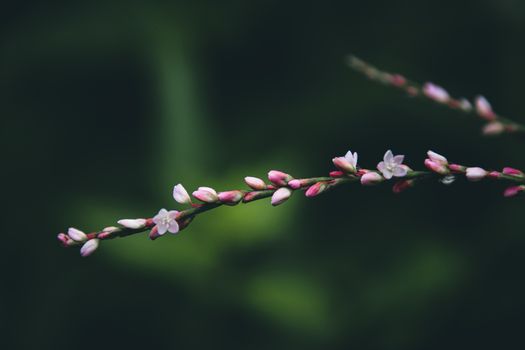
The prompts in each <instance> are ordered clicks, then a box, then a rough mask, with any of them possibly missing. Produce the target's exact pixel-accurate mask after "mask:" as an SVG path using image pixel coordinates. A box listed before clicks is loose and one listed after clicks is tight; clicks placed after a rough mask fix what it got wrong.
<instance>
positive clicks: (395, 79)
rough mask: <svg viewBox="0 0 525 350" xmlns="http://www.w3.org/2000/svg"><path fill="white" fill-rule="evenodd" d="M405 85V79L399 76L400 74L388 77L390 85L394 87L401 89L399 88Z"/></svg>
mask: <svg viewBox="0 0 525 350" xmlns="http://www.w3.org/2000/svg"><path fill="white" fill-rule="evenodd" d="M406 83H407V80H406V78H405V77H404V76H402V75H400V74H393V75H392V76H391V77H390V84H392V85H394V86H397V87H401V86H403V85H405V84H406Z"/></svg>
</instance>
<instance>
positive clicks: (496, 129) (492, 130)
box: [483, 122, 505, 136]
mask: <svg viewBox="0 0 525 350" xmlns="http://www.w3.org/2000/svg"><path fill="white" fill-rule="evenodd" d="M504 131H505V125H503V123H500V122H490V123H488V124H485V126H484V127H483V135H488V136H492V135H499V134H501V133H502V132H504Z"/></svg>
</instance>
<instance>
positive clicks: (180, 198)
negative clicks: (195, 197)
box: [173, 184, 191, 204]
mask: <svg viewBox="0 0 525 350" xmlns="http://www.w3.org/2000/svg"><path fill="white" fill-rule="evenodd" d="M173 198H174V199H175V201H177V203H180V204H191V198H190V195H189V194H188V191H186V189H185V188H184V186H182V184H178V185H177V186H175V187H173Z"/></svg>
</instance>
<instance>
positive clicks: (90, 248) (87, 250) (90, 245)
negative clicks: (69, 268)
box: [80, 238, 99, 258]
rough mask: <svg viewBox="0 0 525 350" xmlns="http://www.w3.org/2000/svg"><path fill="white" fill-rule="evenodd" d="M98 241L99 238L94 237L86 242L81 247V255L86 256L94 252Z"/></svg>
mask: <svg viewBox="0 0 525 350" xmlns="http://www.w3.org/2000/svg"><path fill="white" fill-rule="evenodd" d="M98 242H99V239H98V238H93V239H90V240H89V241H87V242H86V243H84V245H83V246H82V248H80V255H81V256H82V257H84V258H85V257H86V256H90V255H91V254H93V253H94V252H95V250H97V248H98Z"/></svg>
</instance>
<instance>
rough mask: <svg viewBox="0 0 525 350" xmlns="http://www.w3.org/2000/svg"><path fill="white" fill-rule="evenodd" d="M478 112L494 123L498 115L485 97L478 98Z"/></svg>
mask: <svg viewBox="0 0 525 350" xmlns="http://www.w3.org/2000/svg"><path fill="white" fill-rule="evenodd" d="M476 112H478V115H479V116H480V117H482V118H483V119H486V120H489V121H492V120H494V119H496V113H494V111H493V110H492V106H491V105H490V103H489V101H487V99H486V98H485V97H483V96H478V97H476Z"/></svg>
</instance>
